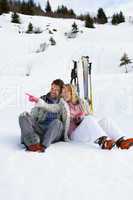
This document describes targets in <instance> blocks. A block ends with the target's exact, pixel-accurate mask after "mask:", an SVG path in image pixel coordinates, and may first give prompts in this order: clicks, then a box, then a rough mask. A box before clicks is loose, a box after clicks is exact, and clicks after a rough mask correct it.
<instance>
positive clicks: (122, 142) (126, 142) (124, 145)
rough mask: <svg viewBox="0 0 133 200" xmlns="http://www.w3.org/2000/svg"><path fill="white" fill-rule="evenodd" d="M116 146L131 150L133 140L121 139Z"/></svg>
mask: <svg viewBox="0 0 133 200" xmlns="http://www.w3.org/2000/svg"><path fill="white" fill-rule="evenodd" d="M116 146H117V147H118V148H121V149H129V148H130V147H131V146H133V138H128V139H124V137H121V138H119V139H118V140H117V141H116Z"/></svg>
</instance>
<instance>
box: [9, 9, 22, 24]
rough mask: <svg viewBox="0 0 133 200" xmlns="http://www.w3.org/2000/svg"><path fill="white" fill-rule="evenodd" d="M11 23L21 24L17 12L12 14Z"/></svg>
mask: <svg viewBox="0 0 133 200" xmlns="http://www.w3.org/2000/svg"><path fill="white" fill-rule="evenodd" d="M11 22H12V23H18V24H20V17H19V15H18V14H17V13H16V12H14V13H12V16H11Z"/></svg>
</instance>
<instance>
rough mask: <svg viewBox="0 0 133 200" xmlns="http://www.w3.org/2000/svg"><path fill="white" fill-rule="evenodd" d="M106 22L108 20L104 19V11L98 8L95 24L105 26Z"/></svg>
mask: <svg viewBox="0 0 133 200" xmlns="http://www.w3.org/2000/svg"><path fill="white" fill-rule="evenodd" d="M107 22H108V19H107V17H106V14H105V12H104V10H103V9H102V8H99V9H98V13H97V23H98V24H105V23H107Z"/></svg>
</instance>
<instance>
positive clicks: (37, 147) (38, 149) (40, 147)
mask: <svg viewBox="0 0 133 200" xmlns="http://www.w3.org/2000/svg"><path fill="white" fill-rule="evenodd" d="M27 150H28V151H34V152H44V151H45V148H44V146H43V145H42V144H31V145H29V146H28V147H27Z"/></svg>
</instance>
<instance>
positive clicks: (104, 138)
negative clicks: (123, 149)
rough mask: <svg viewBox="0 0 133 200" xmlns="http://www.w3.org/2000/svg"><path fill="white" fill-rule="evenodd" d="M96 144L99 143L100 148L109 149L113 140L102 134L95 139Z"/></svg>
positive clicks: (113, 144)
mask: <svg viewBox="0 0 133 200" xmlns="http://www.w3.org/2000/svg"><path fill="white" fill-rule="evenodd" d="M95 143H96V144H99V146H101V148H102V149H107V150H111V149H112V148H113V147H114V146H115V142H114V141H113V140H111V139H107V136H102V137H100V138H98V139H97V140H96V141H95Z"/></svg>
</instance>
